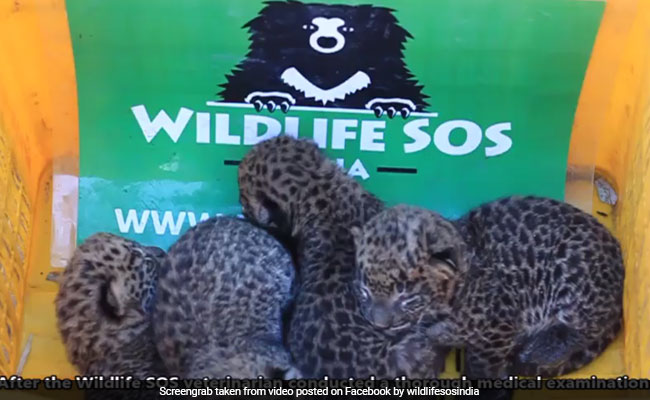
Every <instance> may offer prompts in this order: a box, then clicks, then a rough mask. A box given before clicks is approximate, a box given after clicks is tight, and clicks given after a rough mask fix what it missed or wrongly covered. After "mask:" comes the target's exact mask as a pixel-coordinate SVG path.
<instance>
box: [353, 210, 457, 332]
mask: <svg viewBox="0 0 650 400" xmlns="http://www.w3.org/2000/svg"><path fill="white" fill-rule="evenodd" d="M352 233H353V235H354V239H355V246H356V254H357V277H356V280H355V284H354V289H355V293H356V297H357V300H358V302H359V305H360V307H361V312H362V314H363V315H364V316H365V317H366V319H367V320H368V321H369V322H370V323H372V324H373V325H375V326H377V327H380V328H386V329H401V328H406V327H408V326H411V325H413V324H416V323H418V322H419V321H420V320H421V318H422V317H423V316H424V311H425V310H426V312H427V314H429V315H431V313H433V314H435V313H445V312H448V311H449V307H450V302H451V300H452V296H453V294H454V291H455V289H456V287H457V285H458V283H459V282H460V280H461V279H462V277H463V275H464V273H465V271H466V269H467V265H466V261H465V259H464V252H465V244H464V242H463V240H462V238H461V237H460V235H459V233H458V231H457V230H456V228H455V227H454V226H453V224H452V223H451V222H449V221H447V220H446V219H444V218H442V217H441V216H440V215H438V214H436V213H433V212H430V211H427V210H423V209H418V208H415V207H410V206H404V205H399V206H396V207H393V208H389V209H387V210H385V211H383V212H381V213H380V214H378V215H376V216H375V217H374V218H372V219H371V220H369V221H368V222H367V223H366V224H365V225H364V226H363V227H362V228H361V229H359V228H353V229H352Z"/></svg>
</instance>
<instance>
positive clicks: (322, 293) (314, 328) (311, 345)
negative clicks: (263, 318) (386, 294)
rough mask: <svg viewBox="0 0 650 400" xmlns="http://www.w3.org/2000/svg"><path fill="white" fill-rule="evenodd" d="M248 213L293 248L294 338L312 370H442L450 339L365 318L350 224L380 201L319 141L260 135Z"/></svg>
mask: <svg viewBox="0 0 650 400" xmlns="http://www.w3.org/2000/svg"><path fill="white" fill-rule="evenodd" d="M239 192H240V201H241V204H242V209H243V212H244V215H246V216H247V217H248V218H249V219H250V220H252V221H254V222H255V223H257V224H259V225H261V226H263V227H265V228H267V229H269V230H271V231H273V232H274V234H275V235H277V236H278V237H281V238H282V240H283V241H284V242H285V244H286V245H287V246H288V247H289V248H290V249H291V250H292V251H293V256H294V260H295V264H296V267H297V268H298V282H299V283H298V287H299V290H298V292H297V295H296V299H295V303H294V307H293V312H292V314H291V318H290V323H289V334H288V337H287V339H288V346H289V350H290V351H291V354H292V355H293V357H294V360H295V363H296V366H297V368H298V369H299V370H300V372H301V373H302V374H303V376H304V377H306V378H323V377H324V376H328V377H329V378H332V379H347V378H350V377H354V378H357V379H361V378H366V379H367V378H369V377H370V376H374V377H377V378H385V379H394V378H396V377H402V376H407V377H408V378H432V377H436V376H437V374H438V372H439V371H440V369H441V368H442V363H443V362H444V354H445V350H444V349H438V348H434V347H433V346H430V345H429V343H428V342H426V341H425V340H422V338H420V337H419V336H420V334H419V333H418V332H410V331H399V332H387V331H384V330H382V329H378V328H376V327H375V326H373V325H372V324H370V323H368V321H366V320H365V319H364V318H363V316H362V315H361V313H360V312H359V305H358V303H357V302H356V300H355V297H354V295H353V294H352V291H353V290H354V288H353V287H352V282H353V281H354V277H355V263H354V242H353V241H352V236H351V234H350V229H351V228H352V227H353V226H361V225H362V224H363V223H365V222H366V221H367V220H369V219H370V218H371V217H372V216H374V215H375V214H377V213H379V212H380V211H381V210H382V209H383V204H382V202H381V201H380V200H379V199H377V198H376V197H375V196H373V195H372V194H371V193H369V192H367V191H366V190H365V189H364V188H363V187H362V186H361V184H360V183H359V182H357V181H356V180H354V179H353V178H351V177H350V176H348V175H347V173H346V172H345V171H344V170H343V169H342V168H340V167H339V166H338V165H336V163H334V161H332V160H331V159H329V158H328V157H327V156H326V155H325V154H324V153H323V152H322V151H321V150H320V149H319V148H318V146H316V144H315V143H314V142H312V141H308V140H305V139H294V138H291V137H288V136H278V137H276V138H273V139H269V140H266V141H263V142H261V143H259V144H258V145H256V146H255V147H254V148H253V149H252V150H251V151H250V152H249V153H248V154H247V155H246V157H245V158H244V160H243V161H242V162H241V164H240V166H239Z"/></svg>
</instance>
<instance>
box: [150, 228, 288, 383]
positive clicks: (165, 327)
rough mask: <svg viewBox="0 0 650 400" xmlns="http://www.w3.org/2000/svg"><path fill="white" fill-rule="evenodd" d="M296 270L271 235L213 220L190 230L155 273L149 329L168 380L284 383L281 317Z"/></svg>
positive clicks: (285, 355) (285, 356) (285, 359)
mask: <svg viewBox="0 0 650 400" xmlns="http://www.w3.org/2000/svg"><path fill="white" fill-rule="evenodd" d="M293 279H294V267H293V264H292V262H291V257H290V255H289V253H288V252H287V251H286V250H285V249H284V248H283V247H282V246H281V244H280V243H278V242H277V241H276V240H275V239H274V238H273V237H272V236H271V235H269V234H268V233H267V232H265V231H264V230H262V229H259V228H256V227H254V226H253V225H251V224H250V223H248V222H246V221H243V220H240V219H236V218H230V217H215V218H212V219H209V220H207V221H204V222H202V223H200V224H198V225H196V226H195V227H193V228H191V229H189V230H188V231H187V232H186V233H185V234H184V235H183V236H182V237H181V238H180V239H179V240H178V241H177V242H176V243H175V244H174V245H173V246H172V247H171V248H170V249H169V252H168V257H167V261H166V262H165V264H164V266H163V268H162V269H161V272H160V279H159V289H158V293H157V295H156V302H155V307H154V308H155V311H154V315H155V323H154V331H155V336H156V342H157V345H158V349H159V351H160V354H161V355H162V356H163V359H164V361H165V365H166V367H167V368H168V370H169V371H170V373H171V374H172V375H176V376H180V377H183V378H193V379H202V378H205V377H210V378H215V379H221V378H224V377H226V376H231V377H233V378H240V379H242V378H257V377H258V376H264V377H266V378H282V377H283V375H284V373H285V372H288V371H289V370H290V369H291V360H290V357H289V352H288V351H287V350H286V349H285V347H284V344H283V337H282V314H283V312H284V311H285V310H286V309H287V307H288V306H289V303H290V301H291V297H292V292H291V291H292V284H293Z"/></svg>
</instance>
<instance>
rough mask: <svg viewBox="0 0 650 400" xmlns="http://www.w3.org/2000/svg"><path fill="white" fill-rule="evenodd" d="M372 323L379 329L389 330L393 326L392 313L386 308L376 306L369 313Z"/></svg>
mask: <svg viewBox="0 0 650 400" xmlns="http://www.w3.org/2000/svg"><path fill="white" fill-rule="evenodd" d="M369 316H370V322H371V323H372V324H373V325H375V326H376V327H378V328H382V329H383V328H388V327H390V326H391V325H392V324H393V317H392V313H391V312H390V311H389V310H388V308H386V307H385V306H381V305H376V306H374V307H373V308H372V309H371V310H370V313H369Z"/></svg>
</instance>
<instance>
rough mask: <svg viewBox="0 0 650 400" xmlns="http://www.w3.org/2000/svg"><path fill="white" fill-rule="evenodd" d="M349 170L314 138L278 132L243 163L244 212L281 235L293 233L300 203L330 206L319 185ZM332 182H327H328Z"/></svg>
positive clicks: (260, 144) (241, 182) (343, 174)
mask: <svg viewBox="0 0 650 400" xmlns="http://www.w3.org/2000/svg"><path fill="white" fill-rule="evenodd" d="M336 174H341V175H342V176H345V173H344V172H343V171H342V170H341V169H340V168H339V167H338V166H337V165H336V164H335V163H334V162H332V161H331V160H330V159H328V158H327V157H326V156H325V154H323V153H322V152H321V150H320V149H319V148H318V147H317V146H316V144H315V143H313V142H312V141H308V140H305V139H294V138H292V137H290V136H277V137H275V138H272V139H269V140H265V141H263V142H261V143H259V144H257V145H256V146H255V147H253V149H251V150H250V151H249V152H248V154H247V155H246V157H244V159H243V160H242V162H241V164H240V165H239V200H240V202H241V205H242V210H243V214H244V216H246V217H247V218H248V219H250V220H251V221H253V222H254V223H256V224H258V225H261V226H262V227H264V228H267V229H270V230H272V231H276V232H275V233H278V234H280V235H291V234H293V233H294V232H295V230H296V229H297V228H298V225H300V224H301V223H304V222H305V221H298V220H297V219H299V218H301V217H302V218H304V217H306V216H305V215H298V214H299V210H298V206H299V205H301V206H305V207H309V208H311V209H314V210H318V209H319V207H327V204H326V203H325V202H324V199H323V198H324V197H325V196H324V195H323V190H321V189H324V188H321V187H319V186H320V185H321V184H323V182H324V181H327V180H328V179H331V178H332V177H334V176H335V175H336ZM328 184H330V183H325V185H328Z"/></svg>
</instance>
